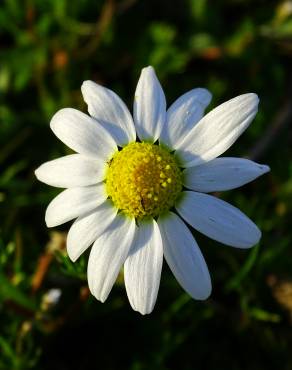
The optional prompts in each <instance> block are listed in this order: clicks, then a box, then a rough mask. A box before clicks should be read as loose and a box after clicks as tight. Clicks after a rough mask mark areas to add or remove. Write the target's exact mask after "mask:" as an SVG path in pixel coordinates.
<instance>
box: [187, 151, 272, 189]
mask: <svg viewBox="0 0 292 370" xmlns="http://www.w3.org/2000/svg"><path fill="white" fill-rule="evenodd" d="M268 171H270V168H269V166H265V165H263V164H258V163H255V162H253V161H250V160H249V159H243V158H228V157H226V158H216V159H213V160H212V161H210V162H207V163H204V164H202V165H200V166H195V167H190V168H187V169H185V170H184V171H183V174H184V176H183V178H184V185H185V186H186V187H187V188H189V189H192V190H195V191H199V192H203V193H208V192H212V191H223V190H230V189H235V188H238V187H239V186H242V185H244V184H247V183H248V182H250V181H253V180H254V179H256V178H257V177H259V176H261V175H263V174H264V173H266V172H268Z"/></svg>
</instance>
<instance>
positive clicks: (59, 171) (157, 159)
mask: <svg viewBox="0 0 292 370" xmlns="http://www.w3.org/2000/svg"><path fill="white" fill-rule="evenodd" d="M81 90H82V94H83V97H84V100H85V102H86V103H87V105H88V112H89V114H90V116H88V115H86V114H84V113H82V112H80V111H78V110H75V109H71V108H65V109H61V110H60V111H58V112H57V113H56V114H55V115H54V116H53V118H52V120H51V123H50V126H51V129H52V131H53V132H54V134H55V135H56V136H57V137H58V138H59V139H60V140H61V141H62V142H63V143H65V144H66V145H67V146H68V147H70V148H71V149H73V150H74V151H75V152H77V153H76V154H71V155H67V156H65V157H61V158H59V159H55V160H53V161H50V162H47V163H44V164H43V165H42V166H40V167H39V168H38V169H37V170H36V172H35V173H36V176H37V178H38V179H39V180H40V181H42V182H44V183H46V184H49V185H52V186H56V187H60V188H67V189H66V190H64V191H63V192H61V193H60V194H59V195H58V196H57V197H56V198H55V199H53V201H52V202H51V203H50V204H49V206H48V208H47V211H46V217H45V219H46V224H47V226H48V227H54V226H58V225H61V224H63V223H65V222H67V221H70V220H73V219H76V220H75V222H74V223H73V225H72V226H71V228H70V230H69V233H68V238H67V251H68V255H69V257H70V259H71V260H72V261H76V260H77V259H78V257H79V256H80V255H81V254H82V253H83V252H84V251H85V250H86V249H87V248H89V247H90V246H91V245H92V244H93V246H92V248H91V252H90V256H89V261H88V284H89V288H90V291H91V293H92V294H93V295H94V296H95V297H96V298H97V299H98V300H100V301H101V302H104V301H105V300H106V298H107V297H108V295H109V293H110V290H111V289H112V286H113V284H114V282H115V280H116V278H117V276H118V274H119V271H120V270H121V268H122V266H124V280H125V285H126V291H127V295H128V298H129V301H130V304H131V306H132V308H133V309H134V310H136V311H139V312H140V313H142V314H147V313H150V312H151V311H152V310H153V307H154V305H155V302H156V298H157V293H158V289H159V284H160V275H161V269H162V262H163V256H164V257H165V260H166V262H167V264H168V265H169V267H170V269H171V270H172V272H173V274H174V276H175V277H176V279H177V281H178V282H179V283H180V285H181V286H182V288H183V289H184V290H185V291H186V292H187V293H188V294H190V295H191V296H192V297H193V298H195V299H198V300H204V299H206V298H208V296H209V295H210V293H211V279H210V275H209V271H208V267H207V265H206V262H205V260H204V257H203V255H202V253H201V251H200V249H199V247H198V245H197V243H196V240H195V239H194V237H193V235H192V233H191V231H190V230H189V228H188V227H187V226H186V224H185V222H186V223H187V224H189V225H191V226H192V227H193V228H194V229H196V230H198V231H199V232H201V233H203V234H205V235H207V236H208V237H210V238H212V239H214V240H216V241H218V242H220V243H223V244H226V245H230V246H233V247H237V248H249V247H251V246H253V245H254V244H256V243H258V241H259V239H260V237H261V232H260V230H259V229H258V227H257V226H256V225H255V224H254V223H253V222H252V221H251V220H250V219H249V218H248V217H246V216H245V215H244V214H243V213H242V212H241V211H239V210H238V209H237V208H235V207H233V206H232V205H230V204H228V203H226V202H225V201H223V200H220V199H218V198H216V197H214V196H212V195H208V194H207V193H210V192H215V191H223V190H229V189H234V188H237V187H239V186H242V185H244V184H246V183H248V182H250V181H252V180H254V179H255V178H257V177H258V176H260V175H262V174H264V173H266V172H267V171H269V167H268V166H265V165H260V164H257V163H254V162H252V161H250V160H248V159H239V158H229V157H223V158H217V157H218V156H220V155H221V154H222V153H224V152H225V151H226V150H227V149H228V148H229V147H230V146H231V145H232V144H233V143H234V142H235V140H236V139H237V138H238V137H239V136H240V135H241V134H242V133H243V131H244V130H245V129H246V128H247V127H248V126H249V124H250V123H251V121H252V120H253V118H254V116H255V115H256V113H257V108H258V102H259V100H258V97H257V95H256V94H244V95H240V96H237V97H236V98H233V99H231V100H229V101H227V102H225V103H223V104H221V105H220V106H218V107H217V108H215V109H214V110H212V111H211V112H209V113H208V114H207V115H205V116H204V117H203V114H204V110H205V108H206V107H207V105H208V104H209V103H210V100H211V94H210V93H209V92H208V91H207V90H206V89H202V88H196V89H193V90H191V91H189V92H187V93H186V94H184V95H182V96H181V97H180V98H178V99H177V100H176V101H175V102H174V103H173V104H172V105H171V106H170V107H169V108H168V109H167V110H166V101H165V96H164V93H163V90H162V88H161V85H160V83H159V81H158V79H157V77H156V75H155V72H154V69H153V68H152V67H147V68H144V69H143V70H142V72H141V76H140V78H139V81H138V85H137V88H136V92H135V99H134V109H133V118H132V116H131V114H130V112H129V110H128V108H127V107H126V105H125V104H124V103H123V101H122V100H121V99H120V98H119V97H118V96H117V95H116V94H115V93H114V92H113V91H111V90H109V89H107V88H105V87H103V86H100V85H98V84H96V83H94V82H92V81H85V82H84V83H83V85H82V88H81ZM184 221H185V222H184Z"/></svg>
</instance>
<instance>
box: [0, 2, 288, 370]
mask: <svg viewBox="0 0 292 370" xmlns="http://www.w3.org/2000/svg"><path fill="white" fill-rule="evenodd" d="M291 59H292V2H291V1H280V0H278V1H264V0H262V1H260V0H250V1H248V0H246V1H244V0H233V1H231V0H225V1H223V0H221V1H219V0H218V1H211V0H209V1H207V0H181V1H170V0H168V1H166V0H157V1H154V0H151V1H138V0H120V1H117V0H108V1H101V0H97V1H94V0H79V1H73V0H70V1H69V0H51V1H49V0H2V1H1V2H0V168H1V170H0V328H1V329H0V369H5V370H10V369H13V370H14V369H44V370H46V369H48V370H51V369H54V370H67V369H69V370H75V369H76V370H77V369H102V370H107V369H130V370H144V369H147V370H148V369H151V370H155V369H159V370H164V369H184V370H188V369H198V370H205V369H206V370H212V369H216V370H221V369H224V370H225V369H231V370H243V369H248V370H259V369H265V370H267V369H281V370H291V369H292V357H291V352H289V349H290V351H291V348H292V327H291V322H292V321H291V318H292V252H291V247H292V234H291V227H292V222H291V201H292V176H291V174H292V157H291V148H292V133H291V120H292V118H291V117H292V99H291V90H292V76H291ZM147 65H152V66H154V67H155V70H156V72H157V75H158V77H159V79H160V81H161V84H162V85H163V87H164V90H165V94H166V97H167V101H168V104H170V103H171V102H173V101H174V99H176V98H177V97H178V96H179V95H181V94H182V93H184V92H186V91H187V90H189V89H192V88H194V87H199V86H200V87H206V88H208V89H209V90H210V91H211V92H212V93H213V100H212V104H211V106H210V108H212V107H214V106H216V105H217V104H220V103H222V102H224V101H225V100H228V99H230V98H232V97H234V96H236V95H239V94H242V93H246V92H256V93H257V94H258V95H259V97H260V99H261V102H260V109H259V113H258V115H257V117H256V119H255V121H254V123H253V124H252V125H251V126H250V128H249V129H248V130H247V132H246V133H244V134H243V136H242V137H241V138H240V139H239V140H238V141H237V143H236V144H235V145H234V146H233V147H232V148H231V149H230V150H229V151H228V153H227V155H232V156H247V157H249V158H252V159H254V160H256V161H258V162H260V163H265V164H268V165H269V166H270V167H271V172H270V173H269V174H267V175H265V176H263V177H262V178H260V179H258V180H257V181H255V182H254V183H251V184H248V185H246V186H244V187H243V188H241V189H238V190H233V191H230V192H227V193H221V194H220V197H222V198H224V199H225V200H227V201H229V202H230V203H232V204H234V205H235V206H237V207H239V208H240V209H241V210H242V211H243V212H245V213H246V214H247V215H248V216H249V217H250V218H252V219H253V220H254V221H255V222H256V223H257V224H258V225H259V227H260V228H261V230H262V232H263V237H262V240H261V242H260V244H259V245H258V246H256V247H255V248H253V249H251V250H249V251H242V250H236V249H233V248H230V247H227V246H223V245H221V244H219V243H216V242H214V241H210V240H209V239H207V238H205V237H203V236H201V235H199V233H197V232H194V235H195V237H196V239H197V241H198V243H199V245H200V247H201V250H202V252H203V253H204V256H205V258H206V261H207V263H208V266H209V269H210V273H211V276H212V280H213V293H212V296H211V298H210V299H208V300H207V301H205V302H196V301H193V300H192V299H190V298H189V297H188V295H187V294H186V293H184V291H183V290H182V289H181V288H180V286H179V285H178V284H177V282H176V280H175V278H174V277H173V276H172V275H171V273H170V271H169V270H168V268H167V266H166V264H165V265H164V268H163V275H162V282H161V287H160V292H159V296H158V301H157V304H156V307H155V310H154V312H153V313H152V314H151V315H149V316H141V315H139V314H137V313H136V312H134V311H132V310H131V308H130V305H129V304H128V301H127V297H126V293H125V289H124V285H123V277H122V276H120V277H119V279H118V282H117V284H116V285H115V287H114V289H113V291H112V292H111V295H110V297H109V298H108V300H107V301H106V303H104V304H101V303H99V302H97V301H96V300H95V299H94V298H92V297H91V296H90V294H89V293H88V288H87V282H86V261H87V258H88V255H85V256H83V257H82V258H81V259H80V261H78V262H77V263H75V264H72V263H71V262H70V261H69V259H68V257H67V256H66V251H65V240H66V239H65V238H66V230H68V228H69V225H65V226H64V227H60V228H57V229H55V230H49V229H47V228H46V226H45V222H44V213H45V208H46V206H47V204H48V203H49V201H50V200H51V199H52V198H53V196H54V195H56V194H57V190H56V189H53V188H50V187H48V186H46V185H43V184H41V183H38V182H37V181H36V179H35V177H34V172H33V171H34V169H36V168H37V167H38V166H39V165H40V164H41V163H43V162H45V161H48V160H50V159H53V158H57V157H59V156H62V155H65V154H66V153H68V149H67V148H66V147H65V146H64V145H63V144H62V143H60V142H59V141H58V140H56V138H55V137H54V136H53V134H52V133H51V131H50V129H49V121H50V118H51V117H52V115H53V114H54V113H55V112H56V111H57V110H58V109H60V108H63V107H66V106H71V107H74V108H77V109H80V110H83V111H86V106H85V103H84V102H83V101H82V97H81V93H80V86H81V84H82V81H83V80H87V79H91V80H94V81H96V82H98V83H101V84H103V85H105V86H107V87H109V88H110V89H112V90H114V91H116V92H117V93H118V94H119V95H120V96H121V97H122V98H123V99H124V100H125V101H126V103H127V104H128V106H129V107H131V106H132V100H133V94H134V91H135V87H136V83H137V80H138V77H139V74H140V70H141V68H143V67H144V66H147ZM208 109H209V108H208ZM50 289H59V292H61V297H60V299H59V300H58V302H56V303H55V304H54V303H53V302H51V301H50V299H49V298H50V295H48V293H49V292H50Z"/></svg>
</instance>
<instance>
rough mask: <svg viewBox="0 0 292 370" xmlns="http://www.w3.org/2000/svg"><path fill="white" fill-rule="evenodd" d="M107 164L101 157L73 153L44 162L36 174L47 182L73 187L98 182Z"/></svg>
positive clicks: (53, 184)
mask: <svg viewBox="0 0 292 370" xmlns="http://www.w3.org/2000/svg"><path fill="white" fill-rule="evenodd" d="M106 168H107V165H106V163H105V162H104V161H103V160H101V159H99V158H94V159H93V158H89V157H85V156H83V155H81V154H71V155H67V156H66V157H61V158H58V159H54V160H53V161H50V162H46V163H44V164H42V165H41V166H40V167H39V168H38V169H37V170H36V171H35V175H36V177H37V178H38V180H40V181H42V182H44V183H45V184H48V185H51V186H56V187H60V188H71V187H76V186H86V185H93V184H97V183H98V182H100V181H102V180H103V179H104V177H105V171H106Z"/></svg>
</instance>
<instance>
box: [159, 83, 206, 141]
mask: <svg viewBox="0 0 292 370" xmlns="http://www.w3.org/2000/svg"><path fill="white" fill-rule="evenodd" d="M211 98H212V95H211V94H210V92H209V91H208V90H206V89H202V88H197V89H193V90H191V91H188V92H187V93H185V94H184V95H182V96H181V97H179V98H178V99H177V100H176V101H175V102H174V103H173V104H172V105H171V106H170V107H169V108H168V110H167V112H166V123H165V125H164V127H163V130H162V133H161V136H160V139H159V141H160V142H161V143H162V144H165V145H167V146H168V147H169V148H177V147H178V145H179V144H180V143H181V141H182V140H183V139H184V138H185V137H186V136H187V134H188V133H189V132H190V130H191V129H192V128H193V127H194V126H195V124H196V123H197V122H198V121H199V120H200V119H201V118H202V117H203V114H204V111H205V109H206V107H207V106H208V105H209V103H210V101H211Z"/></svg>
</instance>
